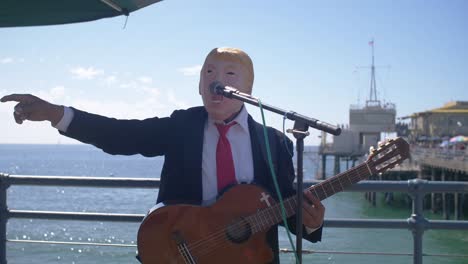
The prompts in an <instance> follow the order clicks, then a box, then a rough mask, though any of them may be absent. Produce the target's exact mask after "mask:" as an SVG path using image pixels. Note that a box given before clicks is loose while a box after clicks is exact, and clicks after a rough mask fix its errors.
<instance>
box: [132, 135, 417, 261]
mask: <svg viewBox="0 0 468 264" xmlns="http://www.w3.org/2000/svg"><path fill="white" fill-rule="evenodd" d="M408 156H409V145H408V143H407V142H406V141H405V140H403V139H402V138H396V139H392V140H389V141H387V142H385V143H383V144H380V145H379V147H378V149H375V150H372V148H371V153H370V154H369V156H368V158H367V160H366V161H365V162H364V163H362V164H360V165H358V166H356V167H354V168H352V169H350V170H348V171H346V172H343V173H340V174H338V175H335V176H333V177H331V178H328V179H327V180H324V181H322V182H320V183H318V184H315V185H313V186H311V187H310V188H308V189H305V190H304V192H311V193H312V194H313V195H315V196H316V197H317V198H319V199H320V200H323V199H325V198H327V197H330V196H331V195H333V194H335V193H338V192H341V191H343V190H345V189H346V188H347V187H349V186H351V185H353V184H355V183H357V182H359V181H361V180H363V179H366V178H367V177H369V176H370V175H375V174H378V173H382V172H384V171H386V170H387V169H389V168H393V167H394V166H395V165H397V164H399V163H401V162H402V161H403V160H405V159H406V158H407V157H408ZM284 207H285V209H286V215H287V217H290V216H293V215H294V214H295V213H296V208H297V200H296V196H293V197H290V198H287V199H284ZM281 215H282V214H281V208H280V205H279V203H277V202H276V201H275V200H274V199H273V198H272V197H271V195H270V194H269V193H268V192H267V191H265V190H264V189H262V188H260V187H259V186H256V185H250V184H240V185H236V186H234V187H232V188H230V189H229V190H227V191H226V192H225V193H224V194H223V195H222V196H221V197H220V198H219V199H218V201H217V202H216V203H215V204H213V205H212V206H209V207H201V206H193V205H167V206H166V205H162V204H158V205H157V206H156V207H155V208H153V209H152V210H151V211H150V213H148V215H147V216H146V217H145V218H144V219H143V222H142V224H141V226H140V228H139V230H138V241H137V244H138V254H139V257H140V259H141V261H142V263H143V264H158V263H164V264H165V263H173V264H179V263H180V264H182V263H191V264H193V263H236V264H238V263H252V264H254V263H255V264H257V263H268V262H270V261H271V260H272V259H273V253H272V251H271V249H270V247H269V246H268V245H267V243H266V232H267V231H268V230H269V229H270V228H271V227H272V226H274V225H277V224H278V223H280V222H282V217H281Z"/></svg>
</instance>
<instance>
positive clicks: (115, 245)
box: [7, 239, 137, 247]
mask: <svg viewBox="0 0 468 264" xmlns="http://www.w3.org/2000/svg"><path fill="white" fill-rule="evenodd" d="M7 242H11V243H31V244H50V245H76V246H99V247H101V246H105V247H136V246H137V245H131V244H111V243H92V242H68V241H51V240H50V241H48V240H23V239H7Z"/></svg>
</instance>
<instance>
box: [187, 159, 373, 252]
mask: <svg viewBox="0 0 468 264" xmlns="http://www.w3.org/2000/svg"><path fill="white" fill-rule="evenodd" d="M359 167H360V166H357V167H356V168H355V170H352V171H355V172H358V171H359V170H361V171H364V172H366V170H364V168H359ZM359 174H360V173H357V174H356V175H351V177H352V178H353V179H354V178H355V177H356V176H357V177H358V179H360V176H359ZM354 180H355V179H354ZM319 185H323V182H322V183H319V184H317V185H316V186H317V187H318V186H319ZM321 187H323V186H321ZM253 224H257V225H260V224H259V223H258V222H257V223H256V222H253ZM262 226H263V225H262ZM225 231H226V228H223V229H221V230H219V231H217V232H214V233H212V234H211V235H210V236H208V237H206V238H204V239H201V240H199V241H197V242H194V243H193V244H191V245H189V246H188V248H189V250H192V251H194V252H195V251H196V249H197V248H198V247H200V246H202V245H204V244H205V243H207V242H211V243H213V242H216V241H219V238H220V236H224V234H225ZM239 231H240V229H239V230H237V232H239ZM214 247H217V245H215V246H214ZM205 249H206V248H205ZM208 249H209V248H208Z"/></svg>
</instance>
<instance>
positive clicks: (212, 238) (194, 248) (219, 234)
mask: <svg viewBox="0 0 468 264" xmlns="http://www.w3.org/2000/svg"><path fill="white" fill-rule="evenodd" d="M363 165H365V163H363V164H360V165H358V166H357V167H356V168H355V169H352V170H351V171H350V172H349V174H351V172H357V173H356V175H350V176H351V178H352V179H353V180H356V177H357V179H358V180H361V177H360V174H361V173H363V172H368V171H367V168H366V167H363ZM359 171H360V172H361V173H359ZM324 183H325V182H321V183H318V184H316V185H315V186H316V187H319V186H321V187H324ZM325 188H328V187H327V186H325ZM328 189H329V188H328ZM327 197H328V196H327ZM270 208H272V207H270ZM270 208H265V211H266V210H269V209H270ZM247 223H249V222H248V221H247ZM252 223H253V224H254V225H258V226H259V227H260V230H261V229H264V227H263V228H262V226H263V224H260V223H259V222H258V221H257V222H256V221H252ZM243 230H244V229H243V228H240V227H239V228H237V230H233V232H237V233H236V234H240V232H242V231H243ZM260 230H258V231H260ZM226 231H227V228H225V227H223V228H222V229H220V230H218V231H215V232H214V233H212V234H211V235H209V236H208V237H205V238H203V239H200V240H198V241H196V242H194V243H192V244H187V248H188V250H189V252H190V253H189V254H192V255H200V256H203V255H207V254H210V253H211V252H212V251H213V250H216V249H217V248H218V247H220V246H222V245H223V244H224V245H226V246H227V245H229V244H226V243H218V242H220V241H224V240H225V238H224V236H225V233H226ZM258 231H257V232H258ZM207 243H211V244H212V245H209V244H208V245H206V244H207ZM213 244H214V245H213ZM205 245H206V247H203V248H202V249H200V250H198V248H200V247H201V246H205ZM192 252H193V253H195V252H198V253H199V254H193V253H192Z"/></svg>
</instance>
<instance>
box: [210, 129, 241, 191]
mask: <svg viewBox="0 0 468 264" xmlns="http://www.w3.org/2000/svg"><path fill="white" fill-rule="evenodd" d="M235 124H237V123H236V122H232V123H231V124H229V125H221V124H215V125H216V128H218V132H219V139H218V145H217V146H216V175H217V177H218V192H220V191H221V190H223V189H224V188H225V187H226V186H229V185H231V184H234V183H236V172H235V170H234V160H233V159H232V152H231V144H229V140H228V139H227V137H226V134H227V132H228V130H229V128H231V127H232V126H233V125H235Z"/></svg>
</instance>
